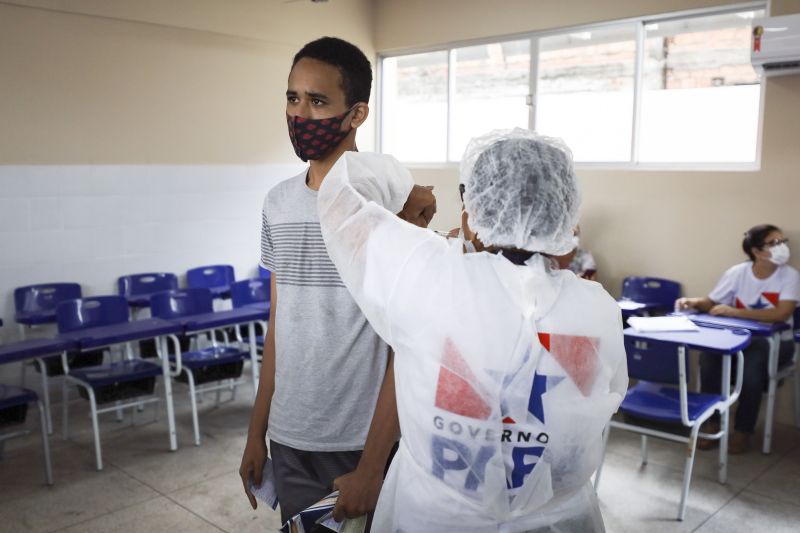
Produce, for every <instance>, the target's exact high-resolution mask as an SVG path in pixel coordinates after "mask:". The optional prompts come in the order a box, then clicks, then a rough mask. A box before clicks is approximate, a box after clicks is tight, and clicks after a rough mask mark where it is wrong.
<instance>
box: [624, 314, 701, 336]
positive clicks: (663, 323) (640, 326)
mask: <svg viewBox="0 0 800 533" xmlns="http://www.w3.org/2000/svg"><path fill="white" fill-rule="evenodd" d="M628 324H630V326H631V327H632V328H633V329H635V330H636V331H638V332H639V333H665V332H668V331H700V327H699V326H697V324H695V323H694V322H692V321H691V320H689V319H688V318H686V317H685V316H632V317H630V318H629V319H628Z"/></svg>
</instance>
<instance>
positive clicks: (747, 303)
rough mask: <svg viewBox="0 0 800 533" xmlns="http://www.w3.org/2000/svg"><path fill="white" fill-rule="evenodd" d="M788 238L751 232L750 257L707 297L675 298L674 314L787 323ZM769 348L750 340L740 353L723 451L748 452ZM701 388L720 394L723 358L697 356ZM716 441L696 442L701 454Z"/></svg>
mask: <svg viewBox="0 0 800 533" xmlns="http://www.w3.org/2000/svg"><path fill="white" fill-rule="evenodd" d="M788 241H789V239H787V238H785V237H784V236H783V233H782V232H781V230H780V229H779V228H778V227H776V226H773V225H771V224H761V225H758V226H755V227H753V228H750V230H749V231H747V233H745V234H744V240H743V241H742V250H744V253H745V254H747V256H748V257H749V258H750V260H749V261H745V262H744V263H739V264H738V265H735V266H732V267H731V268H729V269H728V270H727V271H726V272H725V274H723V275H722V278H720V280H719V281H718V282H717V286H716V287H714V290H713V291H711V293H710V294H709V295H708V296H706V297H703V298H680V299H679V300H678V301H677V302H676V308H677V309H678V310H683V309H695V310H697V311H701V312H704V313H711V314H712V315H720V316H729V317H736V318H746V319H750V320H760V321H762V322H789V323H791V321H792V314H793V313H794V309H795V306H796V305H797V302H798V300H800V273H798V271H797V270H796V269H794V268H792V267H791V266H789V265H787V264H786V263H787V262H788V261H789V246H788V245H787V242H788ZM791 334H792V332H791V330H788V331H786V332H785V333H784V336H783V337H782V338H781V344H780V359H779V361H780V363H779V366H780V364H783V363H785V362H787V361H789V360H790V359H791V357H792V354H793V353H794V343H793V342H792V339H791ZM768 360H769V343H768V342H767V339H765V338H763V337H753V338H752V340H751V342H750V346H749V347H748V348H747V349H746V350H745V351H744V383H743V385H742V394H741V396H739V402H738V407H737V409H736V417H735V419H734V424H733V429H734V432H733V434H732V435H731V439H730V445H729V447H728V452H729V453H733V454H737V453H744V452H745V451H747V449H748V448H749V445H750V436H751V435H752V434H753V432H754V430H755V426H756V422H757V421H758V411H759V408H760V406H761V395H762V394H763V392H764V389H765V386H766V383H767V379H768V374H767V363H768ZM700 368H701V376H700V377H701V389H702V391H703V392H712V393H719V391H720V385H721V377H722V376H721V373H722V371H721V368H722V358H721V357H719V356H718V355H714V354H705V353H704V354H701V356H700ZM706 424H707V426H705V427H704V428H703V432H705V433H717V432H718V431H719V420H718V419H712V420H709V421H708V422H706ZM718 443H719V441H717V440H707V439H700V440H698V442H697V447H698V448H700V449H701V450H707V449H711V448H714V447H715V446H716V445H717V444H718Z"/></svg>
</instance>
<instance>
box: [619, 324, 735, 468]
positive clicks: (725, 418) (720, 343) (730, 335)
mask: <svg viewBox="0 0 800 533" xmlns="http://www.w3.org/2000/svg"><path fill="white" fill-rule="evenodd" d="M624 334H625V336H626V337H628V338H632V339H635V340H643V341H648V340H655V341H662V342H667V343H671V344H675V345H676V346H678V347H679V348H682V349H684V350H687V349H694V350H702V351H704V352H713V353H717V354H719V355H720V356H722V357H723V358H724V359H723V361H722V392H721V396H722V399H723V402H725V403H726V404H727V405H726V407H725V409H724V410H723V411H722V412H721V413H720V414H721V417H720V418H721V424H720V425H721V430H722V432H723V435H727V433H728V426H729V418H730V405H731V404H732V403H733V402H735V401H736V399H737V397H738V396H735V397H732V396H731V357H733V356H738V354H739V352H741V351H742V350H744V349H745V348H746V347H747V346H748V345H749V344H750V334H749V332H747V331H746V330H742V329H738V331H737V330H735V329H722V328H721V327H714V328H709V327H701V328H700V331H675V332H662V333H644V332H639V331H636V330H635V329H633V328H626V329H625V330H624ZM738 371H739V372H741V371H742V369H741V367H740V368H739V369H738ZM727 479H728V442H727V439H724V438H723V439H720V446H719V482H720V483H725V482H726V481H727Z"/></svg>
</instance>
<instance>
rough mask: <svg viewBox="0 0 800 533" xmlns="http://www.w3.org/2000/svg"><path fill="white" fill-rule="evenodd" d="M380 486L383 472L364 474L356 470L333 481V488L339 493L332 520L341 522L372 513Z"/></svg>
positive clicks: (376, 502)
mask: <svg viewBox="0 0 800 533" xmlns="http://www.w3.org/2000/svg"><path fill="white" fill-rule="evenodd" d="M382 486H383V472H364V471H363V469H362V470H359V469H358V468H356V469H355V470H354V471H353V472H350V473H349V474H345V475H343V476H339V477H337V478H336V479H334V480H333V488H334V489H336V490H338V491H339V499H337V500H336V506H335V507H334V508H333V518H334V520H336V521H337V522H341V521H342V520H344V519H345V518H357V517H359V516H363V515H365V514H367V513H369V512H371V511H374V510H375V506H376V505H377V504H378V495H379V494H380V492H381V487H382Z"/></svg>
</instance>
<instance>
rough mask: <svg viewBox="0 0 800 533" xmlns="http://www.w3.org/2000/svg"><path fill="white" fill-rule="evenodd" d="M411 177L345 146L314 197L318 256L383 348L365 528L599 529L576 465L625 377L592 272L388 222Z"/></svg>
mask: <svg viewBox="0 0 800 533" xmlns="http://www.w3.org/2000/svg"><path fill="white" fill-rule="evenodd" d="M412 185H413V182H412V180H411V176H410V174H409V173H408V171H407V170H405V169H404V168H403V167H402V166H400V164H399V163H398V162H397V161H396V160H395V159H394V158H392V157H390V156H384V155H379V154H371V153H353V152H348V153H346V154H345V155H343V156H342V157H341V158H340V159H339V161H338V162H337V163H336V165H335V166H334V167H333V169H332V170H331V171H330V172H329V174H328V176H327V177H326V178H325V180H324V182H323V185H322V187H321V189H320V192H319V207H320V222H321V224H322V232H323V237H324V239H325V242H326V245H327V247H328V253H329V254H330V257H331V259H332V260H333V262H334V263H335V264H336V267H337V269H338V270H339V273H340V275H341V277H342V280H343V281H344V283H345V284H346V285H347V288H348V289H349V290H350V292H351V293H352V295H353V297H354V298H355V300H356V302H358V305H359V306H360V307H361V309H362V310H363V312H364V314H365V315H366V317H367V318H368V320H369V321H370V323H371V324H372V326H373V327H374V328H375V330H376V331H377V333H378V334H379V335H380V336H381V337H382V338H383V339H384V340H385V341H386V342H387V343H389V344H390V345H391V346H392V347H393V348H394V350H395V354H396V356H395V362H394V365H395V381H396V391H397V410H398V413H399V416H400V428H401V431H402V439H401V441H400V449H399V451H398V453H397V455H396V457H395V459H394V461H393V463H392V465H391V467H390V470H389V473H388V476H387V478H386V481H385V483H384V486H383V490H382V492H381V495H380V499H379V502H378V507H377V509H376V512H375V519H374V525H373V529H372V530H373V531H374V532H376V533H384V532H399V531H403V532H407V533H419V532H448V533H449V532H453V531H459V532H495V531H504V532H505V531H509V532H511V531H560V532H572V531H575V532H591V531H603V530H604V528H603V521H602V517H601V515H600V511H599V508H598V505H597V500H596V496H595V493H594V490H593V489H592V487H591V484H590V481H589V479H590V476H591V475H592V473H593V472H594V471H595V469H596V468H597V466H598V464H599V461H600V459H601V453H602V437H601V433H602V430H603V427H604V426H605V424H606V423H607V422H608V420H609V417H610V416H611V414H612V413H614V411H615V410H616V409H617V407H618V405H619V403H620V402H621V400H622V398H623V395H624V393H625V390H626V388H627V384H628V377H627V368H626V361H625V350H624V345H623V337H622V323H621V318H620V311H619V308H618V306H617V304H616V302H615V301H614V300H613V299H612V298H611V297H610V296H609V295H608V293H606V292H605V290H604V289H603V288H602V287H601V286H600V285H599V284H597V283H594V282H590V281H585V280H581V279H578V278H577V277H575V275H574V274H573V273H572V272H569V271H566V270H560V271H559V270H557V271H550V270H549V268H547V267H546V263H545V260H544V259H543V258H542V257H541V256H539V255H534V256H533V257H532V258H531V259H530V260H529V261H528V262H527V263H526V265H523V266H517V265H514V264H513V263H511V262H510V261H509V260H507V259H506V258H504V257H502V256H501V255H493V254H490V253H487V252H481V253H471V254H464V253H463V251H462V247H461V244H460V242H458V241H457V240H453V241H450V242H448V241H446V240H445V239H443V238H442V237H440V236H438V235H436V234H434V233H433V232H431V231H429V230H425V229H422V228H418V227H416V226H412V225H411V224H408V223H406V222H404V221H402V220H400V219H399V218H398V217H397V216H396V215H395V213H397V212H399V211H400V210H401V209H402V206H403V205H404V203H405V201H406V199H407V197H408V194H409V192H410V191H411V188H412Z"/></svg>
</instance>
